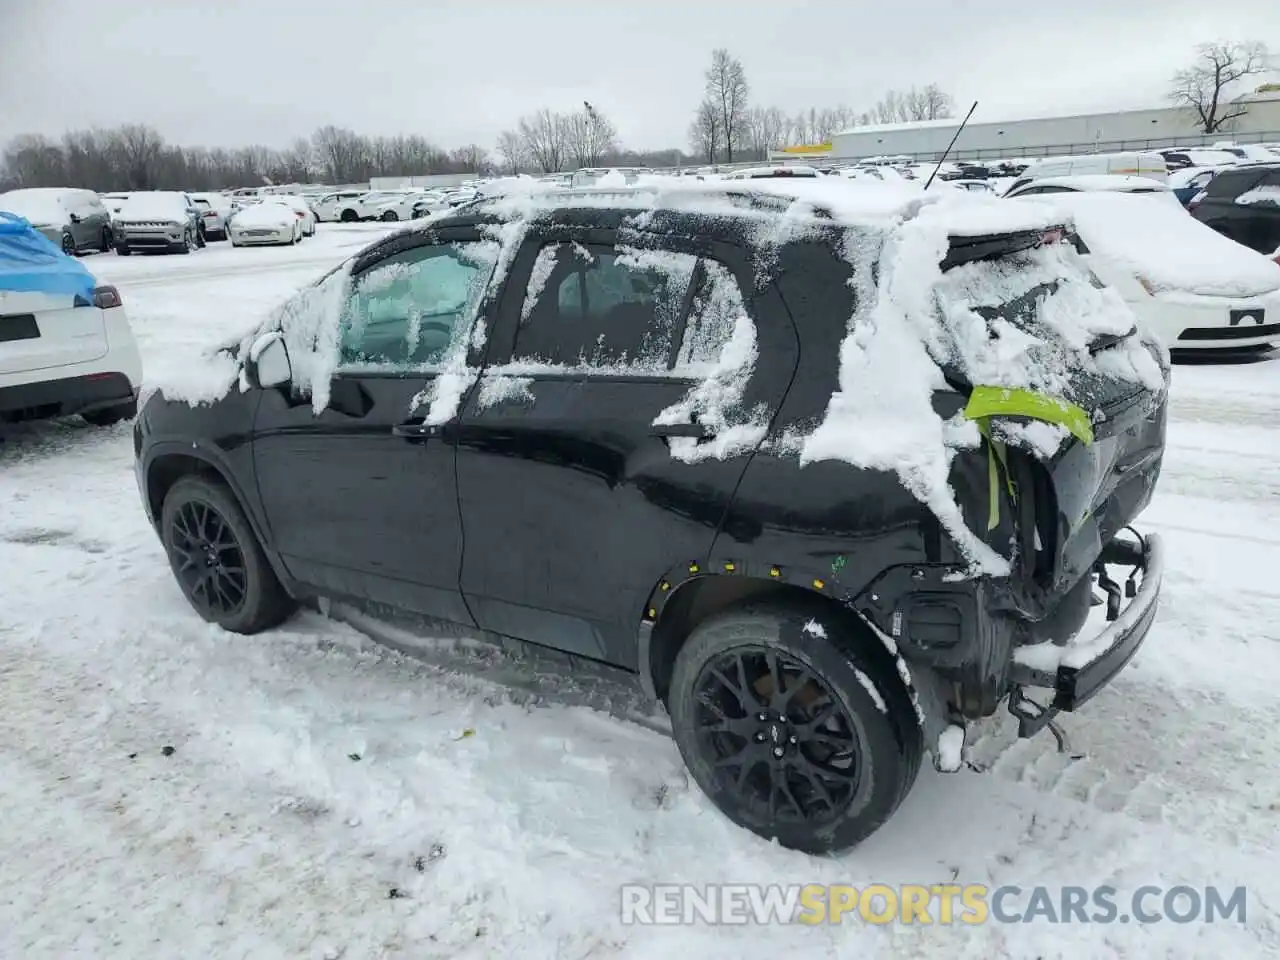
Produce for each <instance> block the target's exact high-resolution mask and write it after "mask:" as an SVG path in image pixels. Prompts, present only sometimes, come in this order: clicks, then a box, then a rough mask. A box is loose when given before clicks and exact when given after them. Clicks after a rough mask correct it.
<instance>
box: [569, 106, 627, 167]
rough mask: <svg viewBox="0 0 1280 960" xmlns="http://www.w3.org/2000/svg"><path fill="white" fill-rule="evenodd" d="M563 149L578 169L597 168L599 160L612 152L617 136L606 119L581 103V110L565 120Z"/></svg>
mask: <svg viewBox="0 0 1280 960" xmlns="http://www.w3.org/2000/svg"><path fill="white" fill-rule="evenodd" d="M564 122H565V148H566V150H567V152H568V155H569V157H570V158H571V159H572V160H573V162H574V163H575V164H576V165H577V166H578V167H579V168H582V167H598V166H599V165H600V161H601V159H602V158H603V157H604V156H605V155H606V154H608V153H611V152H613V150H614V149H615V147H616V146H617V139H618V134H617V131H616V130H615V129H614V126H613V124H612V123H610V122H609V119H608V117H606V116H605V115H604V114H602V113H601V112H600V111H598V110H597V109H596V108H595V107H593V106H592V105H591V104H590V103H589V102H588V101H586V100H584V101H582V109H581V110H580V111H578V112H577V113H573V114H570V115H569V116H568V117H566V118H565V121H564Z"/></svg>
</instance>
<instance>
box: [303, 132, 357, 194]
mask: <svg viewBox="0 0 1280 960" xmlns="http://www.w3.org/2000/svg"><path fill="white" fill-rule="evenodd" d="M311 143H312V146H314V147H315V152H316V159H317V161H318V164H319V166H320V167H322V168H323V169H324V171H325V174H326V175H327V177H328V179H329V182H330V183H334V184H338V183H355V182H356V181H357V180H361V179H364V178H365V177H366V176H367V172H366V171H367V170H368V169H369V161H368V149H367V146H368V145H367V144H366V143H365V142H364V140H363V139H362V138H361V137H360V136H358V135H357V134H356V132H355V131H354V130H348V129H346V128H345V127H334V126H327V127H321V128H320V129H319V130H317V131H316V132H315V133H313V134H312V135H311Z"/></svg>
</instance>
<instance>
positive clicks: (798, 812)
mask: <svg viewBox="0 0 1280 960" xmlns="http://www.w3.org/2000/svg"><path fill="white" fill-rule="evenodd" d="M666 703H667V710H668V712H669V714H670V716H671V729H672V733H673V734H674V735H675V740H676V745H677V746H678V747H679V748H680V754H681V756H682V757H683V758H684V761H685V764H686V765H687V766H688V768H689V772H690V774H691V775H692V777H693V779H694V780H695V781H696V782H697V784H698V786H699V787H701V788H702V791H703V793H705V794H706V795H707V796H708V797H709V798H710V799H711V800H712V802H713V803H715V805H716V806H717V807H719V808H720V810H721V812H722V813H724V815H725V816H727V817H728V818H729V819H730V820H732V821H733V822H734V823H736V824H738V825H739V826H741V827H745V828H746V829H748V830H750V831H752V832H753V833H756V834H758V835H759V836H761V837H764V838H765V839H767V840H777V842H778V843H779V844H781V845H782V846H784V847H788V848H790V849H793V850H801V851H804V852H806V853H815V854H816V853H831V852H834V851H837V850H841V849H844V848H846V847H849V846H852V845H853V844H855V843H857V842H859V841H860V840H863V839H864V838H866V837H868V836H870V835H871V834H872V833H874V832H875V831H876V830H877V829H879V827H880V826H881V825H882V824H883V823H884V822H885V821H886V820H887V819H888V818H889V817H890V815H891V814H892V813H893V811H894V810H895V809H897V807H898V805H899V804H900V803H901V802H902V800H903V798H905V797H906V795H907V793H908V791H909V790H910V789H911V785H912V784H913V783H914V782H915V778H916V774H917V773H918V772H919V769H920V762H921V759H922V757H923V755H924V739H923V735H922V733H921V729H920V724H919V721H918V718H917V715H916V710H915V706H914V704H913V701H912V699H911V696H910V693H909V691H908V689H907V687H906V685H905V684H904V682H903V679H902V677H901V676H900V675H899V673H898V666H897V663H896V661H895V659H894V657H893V656H892V655H891V654H890V653H889V652H888V651H887V650H886V649H885V648H884V646H883V645H882V644H881V643H880V641H879V640H878V639H877V638H876V637H875V635H874V634H873V633H871V632H870V631H869V630H868V629H867V628H866V626H865V624H863V623H862V622H861V621H860V620H858V619H857V617H856V615H855V614H853V613H851V612H849V611H844V610H840V609H838V608H833V607H826V606H824V605H821V604H813V603H805V602H794V603H791V602H778V601H760V602H757V603H754V604H749V605H747V606H744V607H740V608H736V609H730V610H727V611H724V612H722V613H719V614H716V615H714V616H712V617H709V618H708V619H706V620H704V621H702V622H701V623H699V624H698V625H697V626H696V627H695V628H694V630H693V632H692V633H690V634H689V636H688V638H687V639H686V640H685V642H684V644H683V645H682V646H681V647H680V649H679V652H678V653H677V654H676V658H675V664H674V667H673V669H672V672H671V680H670V684H669V686H668V688H667V691H666Z"/></svg>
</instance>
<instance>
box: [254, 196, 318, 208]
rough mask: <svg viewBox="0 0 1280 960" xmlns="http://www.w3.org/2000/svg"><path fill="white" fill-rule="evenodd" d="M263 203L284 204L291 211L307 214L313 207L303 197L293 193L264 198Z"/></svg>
mask: <svg viewBox="0 0 1280 960" xmlns="http://www.w3.org/2000/svg"><path fill="white" fill-rule="evenodd" d="M262 202H263V203H264V204H265V203H275V204H283V205H284V206H286V207H288V208H289V209H290V210H296V211H297V212H298V213H306V212H307V211H308V210H310V209H311V205H310V204H309V203H307V201H306V200H305V199H304V198H303V197H299V196H296V195H295V194H292V193H277V194H274V195H272V196H269V197H263V198H262Z"/></svg>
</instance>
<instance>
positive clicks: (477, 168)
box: [449, 143, 490, 173]
mask: <svg viewBox="0 0 1280 960" xmlns="http://www.w3.org/2000/svg"><path fill="white" fill-rule="evenodd" d="M449 165H450V166H452V167H456V168H457V172H458V173H485V172H486V171H488V169H489V167H490V164H489V151H488V150H486V149H485V148H484V147H482V146H480V145H479V144H478V143H468V144H467V145H466V146H462V147H455V148H454V149H452V150H450V151H449Z"/></svg>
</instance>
